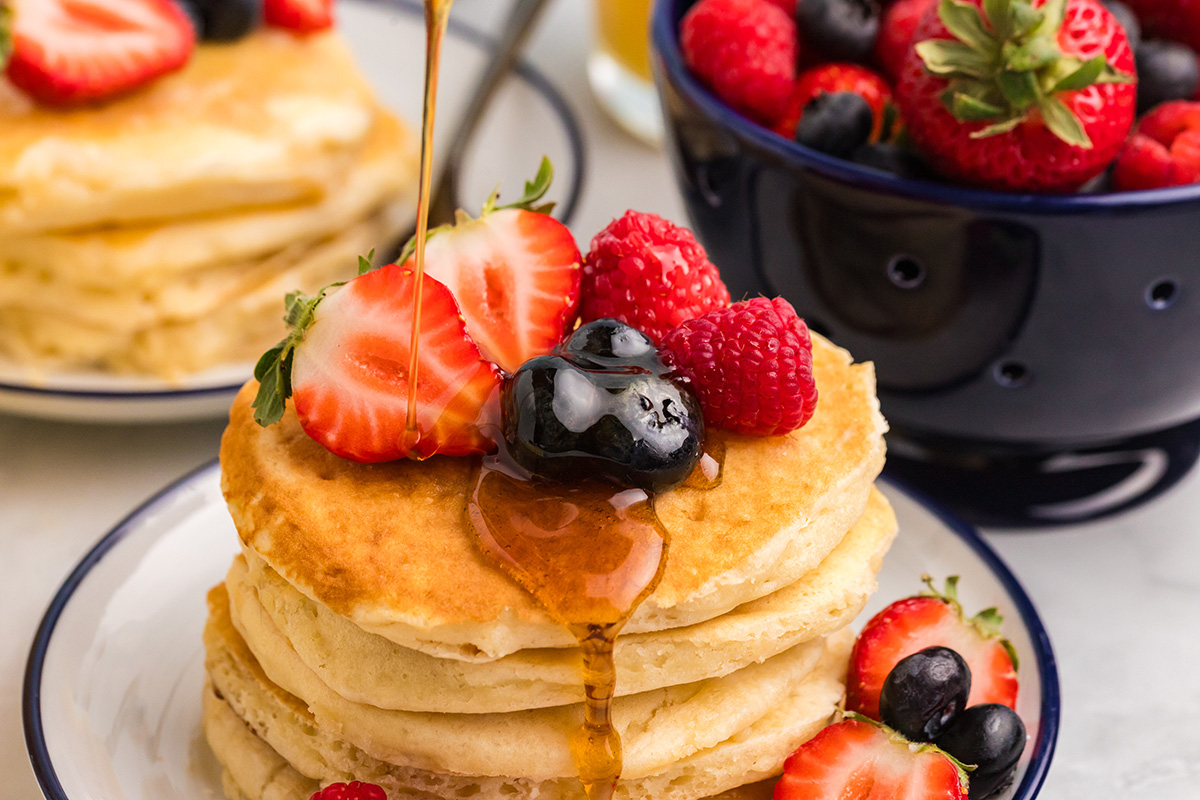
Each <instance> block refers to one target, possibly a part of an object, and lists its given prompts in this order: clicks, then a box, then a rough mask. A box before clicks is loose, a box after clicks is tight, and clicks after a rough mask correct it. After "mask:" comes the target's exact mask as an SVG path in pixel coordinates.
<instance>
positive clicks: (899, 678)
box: [879, 647, 971, 742]
mask: <svg viewBox="0 0 1200 800" xmlns="http://www.w3.org/2000/svg"><path fill="white" fill-rule="evenodd" d="M970 694H971V668H970V667H968V666H967V662H966V661H964V660H963V657H962V656H960V655H959V654H958V653H956V652H954V651H953V650H951V649H950V648H949V647H927V648H925V649H924V650H921V651H920V652H917V653H913V654H912V655H911V656H908V657H906V658H902V659H900V661H899V662H897V664H896V666H894V667H892V671H891V672H889V673H888V676H887V678H886V679H885V680H884V681H883V689H882V690H881V691H880V693H879V718H880V719H881V720H882V721H883V723H884V724H885V725H888V726H889V727H891V728H893V729H894V730H896V731H897V732H899V733H900V734H902V735H903V736H904V737H905V738H906V739H909V740H910V741H914V742H931V741H933V740H934V739H935V738H937V736H938V734H940V733H941V732H942V731H943V730H945V728H946V726H947V725H948V724H950V722H951V721H953V719H954V717H955V715H956V714H958V713H959V712H960V711H962V710H963V708H965V707H966V705H967V697H968V696H969V695H970Z"/></svg>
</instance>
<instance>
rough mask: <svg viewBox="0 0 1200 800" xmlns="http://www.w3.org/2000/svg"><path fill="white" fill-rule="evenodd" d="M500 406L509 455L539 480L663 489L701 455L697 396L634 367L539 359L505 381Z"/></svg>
mask: <svg viewBox="0 0 1200 800" xmlns="http://www.w3.org/2000/svg"><path fill="white" fill-rule="evenodd" d="M501 409H502V426H503V429H504V438H505V441H506V443H507V445H508V451H509V453H510V454H511V455H512V457H513V458H514V459H515V460H516V461H517V463H519V464H520V465H521V466H523V467H525V468H526V469H527V470H529V471H530V472H532V473H533V474H535V475H539V476H543V477H550V478H554V479H559V480H572V479H581V478H588V477H601V478H606V479H608V480H611V481H614V482H616V483H618V484H621V485H623V486H631V487H637V488H639V489H645V490H647V491H665V490H667V489H670V488H672V487H674V486H677V485H678V484H680V483H682V482H683V481H684V480H686V479H687V477H688V476H689V475H690V474H691V473H692V470H693V469H694V468H695V466H696V463H697V462H698V461H699V460H700V456H701V455H702V454H703V442H704V421H703V418H702V416H701V413H700V404H699V401H698V400H697V399H696V396H695V395H694V394H692V392H691V390H689V389H687V388H685V387H683V386H679V385H677V384H675V383H673V382H672V381H670V380H668V379H667V378H664V377H661V376H660V375H656V374H655V373H654V372H652V371H650V370H648V369H644V368H641V367H638V366H636V365H634V364H629V365H627V366H624V367H620V368H617V369H611V370H607V369H606V370H600V369H588V368H587V367H585V366H583V365H581V364H579V363H574V362H572V361H571V360H569V359H568V357H566V356H563V355H547V356H538V357H537V358H533V359H530V360H529V361H527V362H525V363H524V364H522V365H521V367H520V368H519V369H518V370H517V371H516V373H514V374H513V376H512V377H511V378H510V379H509V380H508V381H507V382H506V383H505V387H504V392H503V395H502V398H501Z"/></svg>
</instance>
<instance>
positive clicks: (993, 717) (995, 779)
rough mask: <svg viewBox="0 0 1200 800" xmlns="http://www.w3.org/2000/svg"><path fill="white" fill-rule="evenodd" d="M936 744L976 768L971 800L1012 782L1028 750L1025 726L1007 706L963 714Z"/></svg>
mask: <svg viewBox="0 0 1200 800" xmlns="http://www.w3.org/2000/svg"><path fill="white" fill-rule="evenodd" d="M934 743H935V744H936V745H937V746H938V747H940V748H942V749H943V750H945V751H946V752H947V753H949V754H950V755H952V756H954V757H955V758H957V759H958V760H959V761H961V762H962V763H964V764H974V765H975V769H974V770H973V771H972V772H971V773H970V777H969V786H970V792H969V794H970V798H971V800H982V798H985V797H990V796H991V795H993V794H995V793H996V792H998V791H1000V790H1001V789H1003V788H1004V787H1005V786H1007V785H1008V783H1009V782H1010V781H1011V780H1012V776H1013V773H1014V771H1015V770H1016V766H1017V760H1018V759H1019V758H1020V757H1021V751H1023V750H1024V749H1025V723H1023V722H1021V718H1020V717H1019V716H1017V712H1015V711H1013V710H1012V709H1011V708H1009V707H1008V706H1005V705H1001V704H999V703H984V704H982V705H977V706H971V707H970V708H968V709H966V710H964V711H963V712H961V713H960V714H959V715H958V716H956V717H955V718H954V720H953V721H952V722H951V723H950V725H949V727H947V728H946V730H944V731H942V733H941V735H940V736H938V737H937V738H936V739H934Z"/></svg>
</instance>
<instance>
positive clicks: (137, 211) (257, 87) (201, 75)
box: [0, 28, 379, 238]
mask: <svg viewBox="0 0 1200 800" xmlns="http://www.w3.org/2000/svg"><path fill="white" fill-rule="evenodd" d="M378 118H379V115H378V114H377V113H376V112H375V101H374V99H373V96H372V93H371V90H370V88H369V87H368V86H367V84H366V83H365V81H364V80H363V78H362V77H361V76H360V74H359V72H358V70H357V68H356V67H355V65H354V62H353V59H352V58H351V56H350V54H349V52H348V51H347V49H346V47H345V46H344V45H343V43H342V42H341V40H340V39H339V38H338V37H337V35H336V34H334V33H327V34H321V35H315V36H306V37H298V36H292V35H290V34H288V33H286V32H281V31H272V30H269V29H265V28H264V29H261V30H259V31H257V32H255V33H253V34H251V35H250V36H248V37H246V38H245V39H243V40H241V41H239V42H238V43H237V44H236V45H223V44H201V45H200V46H198V47H197V48H196V51H195V53H194V54H193V55H192V58H191V59H190V61H189V62H188V64H187V66H186V67H184V68H183V69H182V70H181V71H180V72H178V73H176V74H173V75H170V76H167V77H165V78H163V79H162V80H158V81H155V82H154V83H153V84H151V85H149V86H147V87H145V88H144V89H142V90H140V91H138V92H135V93H133V94H131V95H129V96H127V97H124V98H120V99H115V100H112V101H110V102H106V103H104V104H101V105H95V106H88V107H83V108H75V109H67V110H63V109H54V108H48V107H45V106H39V105H37V104H35V103H33V102H32V101H30V100H29V99H28V98H26V97H24V96H22V95H21V94H20V93H18V92H17V91H16V90H15V89H14V88H13V87H12V86H11V85H8V84H0V123H2V124H0V238H2V237H8V236H12V235H15V234H19V233H34V232H38V231H46V230H65V229H76V228H85V227H99V226H102V225H109V224H112V223H118V222H122V223H124V222H131V221H148V220H163V219H178V218H181V217H187V216H192V215H197V214H208V213H214V212H229V211H231V210H233V209H237V208H243V207H254V206H264V205H272V204H280V203H295V202H298V201H302V200H315V199H319V198H320V197H323V196H324V195H326V194H327V193H328V191H329V189H330V187H331V186H334V185H336V184H337V183H338V182H339V181H340V179H341V176H342V175H343V174H344V173H345V172H346V170H348V169H349V168H351V167H352V166H353V164H354V163H355V161H356V160H357V157H358V154H359V153H360V151H361V150H362V148H363V147H364V143H365V142H366V141H367V139H368V137H369V135H370V132H371V129H372V126H373V125H375V124H377V123H378Z"/></svg>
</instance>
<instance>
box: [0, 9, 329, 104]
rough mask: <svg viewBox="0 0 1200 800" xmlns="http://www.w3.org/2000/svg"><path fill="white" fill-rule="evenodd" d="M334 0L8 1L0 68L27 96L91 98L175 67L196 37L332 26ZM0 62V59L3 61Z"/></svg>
mask: <svg viewBox="0 0 1200 800" xmlns="http://www.w3.org/2000/svg"><path fill="white" fill-rule="evenodd" d="M333 4H334V0H103V2H96V1H92V2H79V0H9V2H8V3H7V4H4V5H3V6H2V7H0V14H2V15H4V16H9V15H11V19H9V20H7V24H0V66H3V67H4V71H5V75H6V76H7V78H8V80H9V81H10V82H11V83H12V84H13V85H14V86H16V87H17V88H18V89H20V90H21V91H22V92H24V93H25V94H26V95H28V96H29V97H30V98H32V99H33V100H34V101H36V102H38V103H41V104H44V105H47V106H56V107H67V106H81V105H88V104H94V103H99V102H102V101H105V100H108V99H110V98H113V97H117V96H120V95H124V94H127V93H129V92H132V91H135V90H137V89H139V88H141V87H143V86H146V85H148V84H151V83H153V82H154V81H156V80H158V79H159V78H161V77H163V76H165V75H168V74H170V73H172V72H175V71H177V70H179V69H181V68H182V67H183V66H184V65H185V64H187V62H188V59H189V58H190V57H191V54H192V51H193V50H194V49H195V46H196V40H197V39H204V40H208V41H214V42H230V41H234V40H236V39H240V38H242V37H243V36H246V35H247V34H249V33H250V32H251V31H252V30H254V29H255V28H256V27H258V25H259V24H261V23H265V24H267V25H270V26H273V27H277V28H282V29H285V30H289V31H291V32H292V33H295V34H297V35H304V34H308V33H315V32H317V31H321V30H325V29H326V28H329V27H330V26H331V25H333ZM5 58H6V59H7V60H3V59H5Z"/></svg>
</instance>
